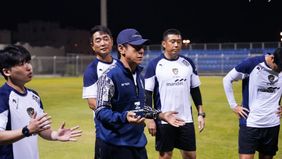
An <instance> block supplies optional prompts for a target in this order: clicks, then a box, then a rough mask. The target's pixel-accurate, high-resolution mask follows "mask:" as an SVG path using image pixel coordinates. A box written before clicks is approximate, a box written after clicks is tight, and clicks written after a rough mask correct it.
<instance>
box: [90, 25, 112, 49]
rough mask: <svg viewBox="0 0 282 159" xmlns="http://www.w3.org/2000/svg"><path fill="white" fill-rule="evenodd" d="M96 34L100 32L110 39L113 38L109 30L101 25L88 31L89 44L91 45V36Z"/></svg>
mask: <svg viewBox="0 0 282 159" xmlns="http://www.w3.org/2000/svg"><path fill="white" fill-rule="evenodd" d="M96 32H102V33H105V34H108V35H109V36H110V37H111V38H112V37H113V35H112V32H111V31H110V29H109V28H107V27H106V26H103V25H96V26H94V27H93V28H91V29H90V37H89V39H90V44H92V41H93V34H95V33H96Z"/></svg>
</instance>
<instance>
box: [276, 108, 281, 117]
mask: <svg viewBox="0 0 282 159" xmlns="http://www.w3.org/2000/svg"><path fill="white" fill-rule="evenodd" d="M276 113H277V115H278V116H279V118H281V117H282V106H281V105H280V106H279V108H278V111H277V112H276Z"/></svg>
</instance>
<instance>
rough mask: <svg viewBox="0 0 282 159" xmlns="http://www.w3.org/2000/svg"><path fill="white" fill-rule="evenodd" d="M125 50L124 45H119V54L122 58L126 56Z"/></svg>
mask: <svg viewBox="0 0 282 159" xmlns="http://www.w3.org/2000/svg"><path fill="white" fill-rule="evenodd" d="M124 50H125V47H124V45H120V44H119V45H118V51H119V53H120V54H121V55H122V56H124V55H125V52H124Z"/></svg>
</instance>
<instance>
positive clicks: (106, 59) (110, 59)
mask: <svg viewBox="0 0 282 159" xmlns="http://www.w3.org/2000/svg"><path fill="white" fill-rule="evenodd" d="M96 57H97V58H98V59H99V60H100V61H103V62H107V63H110V62H112V61H113V57H112V56H111V55H110V54H108V55H107V56H98V55H97V56H96Z"/></svg>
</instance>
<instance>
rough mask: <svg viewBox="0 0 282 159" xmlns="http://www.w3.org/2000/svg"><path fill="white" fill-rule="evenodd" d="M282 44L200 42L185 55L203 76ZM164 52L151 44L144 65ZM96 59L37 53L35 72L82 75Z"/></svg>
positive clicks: (215, 73)
mask: <svg viewBox="0 0 282 159" xmlns="http://www.w3.org/2000/svg"><path fill="white" fill-rule="evenodd" d="M278 47H281V42H253V43H208V44H206V43H203V44H199V43H197V44H189V45H187V46H185V45H183V49H182V52H181V54H183V55H184V56H187V57H190V58H191V59H192V60H193V61H194V63H195V65H196V67H197V69H198V72H199V74H200V75H225V74H226V73H227V72H228V71H230V70H231V69H232V68H233V67H235V66H236V65H237V64H239V63H240V62H241V61H242V60H243V59H245V58H247V57H250V56H255V55H262V54H264V53H267V52H273V51H274V50H275V48H278ZM113 50H116V49H115V48H114V49H113ZM161 52H162V48H161V45H150V46H147V47H146V51H145V58H144V61H143V63H142V65H143V67H145V68H146V66H147V64H148V62H149V61H150V60H151V59H153V58H155V57H156V56H158V55H159V54H161ZM112 55H113V56H114V57H115V58H116V57H117V52H116V51H113V52H112ZM94 58H95V57H94V56H81V55H79V54H77V55H76V54H68V56H53V57H50V56H45V57H43V56H41V57H40V56H34V57H32V61H31V62H32V64H33V69H34V74H35V75H51V76H81V75H83V72H84V70H85V69H86V67H87V65H88V64H89V63H90V62H91V61H92V60H93V59H94Z"/></svg>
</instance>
